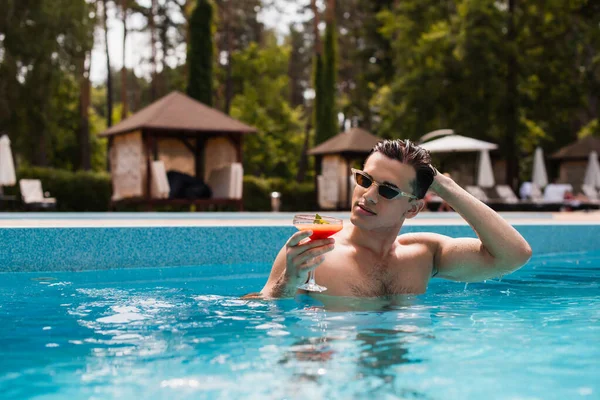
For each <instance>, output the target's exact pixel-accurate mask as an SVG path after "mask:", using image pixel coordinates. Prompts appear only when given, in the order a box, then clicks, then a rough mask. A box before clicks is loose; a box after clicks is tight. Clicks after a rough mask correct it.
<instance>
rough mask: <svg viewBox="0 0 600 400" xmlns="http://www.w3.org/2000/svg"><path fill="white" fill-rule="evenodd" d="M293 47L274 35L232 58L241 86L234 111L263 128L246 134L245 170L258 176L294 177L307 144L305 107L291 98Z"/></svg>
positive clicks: (252, 44) (232, 108)
mask: <svg viewBox="0 0 600 400" xmlns="http://www.w3.org/2000/svg"><path fill="white" fill-rule="evenodd" d="M288 57H289V47H287V46H280V45H278V44H277V43H276V40H275V38H274V37H272V38H271V39H270V40H267V41H266V43H265V44H264V45H263V47H262V48H261V47H259V46H258V45H257V44H256V43H251V44H250V45H249V46H248V48H246V49H244V50H242V51H239V52H236V53H235V54H234V55H233V57H232V59H233V62H232V67H233V71H232V74H233V79H234V80H235V82H236V84H237V85H239V86H240V87H241V90H240V94H238V95H236V96H235V97H234V99H233V102H232V107H231V116H232V117H233V118H237V119H239V120H240V121H242V122H245V123H247V124H249V125H251V126H254V127H255V128H257V129H258V133H256V134H249V135H246V136H244V149H243V151H244V153H243V154H244V160H243V161H244V171H245V172H246V173H247V174H251V175H255V176H263V177H264V176H280V177H283V178H286V179H294V177H295V176H296V173H297V171H298V161H299V158H300V152H301V150H302V144H303V138H304V136H303V126H304V123H303V121H302V118H303V112H302V109H301V108H300V107H297V108H292V107H291V106H290V104H289V100H288V99H289V95H288V90H289V80H288V77H287V66H288Z"/></svg>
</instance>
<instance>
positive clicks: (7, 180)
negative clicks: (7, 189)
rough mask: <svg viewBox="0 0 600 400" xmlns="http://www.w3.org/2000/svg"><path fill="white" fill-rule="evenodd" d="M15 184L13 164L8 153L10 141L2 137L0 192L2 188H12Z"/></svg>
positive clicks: (0, 148) (0, 143)
mask: <svg viewBox="0 0 600 400" xmlns="http://www.w3.org/2000/svg"><path fill="white" fill-rule="evenodd" d="M15 183H17V177H16V176H15V163H14V162H13V156H12V153H11V151H10V140H9V139H8V136H6V135H3V136H2V137H1V138H0V190H1V187H2V186H13V185H14V184H15Z"/></svg>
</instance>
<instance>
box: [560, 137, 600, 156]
mask: <svg viewBox="0 0 600 400" xmlns="http://www.w3.org/2000/svg"><path fill="white" fill-rule="evenodd" d="M593 150H595V151H596V152H597V153H600V138H597V137H593V136H586V137H584V138H583V139H579V140H578V141H576V142H574V143H571V144H570V145H568V146H565V147H563V148H562V149H560V150H558V151H557V152H556V153H554V154H552V155H551V156H550V158H551V159H553V160H587V158H588V157H589V155H590V153H591V152H592V151H593Z"/></svg>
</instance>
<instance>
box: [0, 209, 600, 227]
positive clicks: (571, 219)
mask: <svg viewBox="0 0 600 400" xmlns="http://www.w3.org/2000/svg"><path fill="white" fill-rule="evenodd" d="M306 213H307V214H311V213H310V212H306ZM294 214H300V212H298V213H288V212H280V213H274V212H227V213H225V212H187V213H186V212H181V213H159V212H147V213H144V212H140V213H118V212H107V213H59V212H45V213H11V212H0V228H67V227H102V228H107V227H144V226H147V227H152V226H169V227H177V226H185V227H190V226H289V225H290V224H291V221H292V218H293V216H294ZM323 214H326V215H330V216H334V217H338V218H341V219H343V220H344V221H345V222H349V215H350V214H349V212H323ZM500 215H502V216H503V217H504V218H505V219H506V220H507V221H509V222H510V223H511V224H513V225H600V211H589V212H583V211H582V212H558V213H525V212H502V213H500ZM406 225H466V222H465V221H464V220H463V219H462V218H461V217H460V215H458V214H457V213H454V212H447V213H437V212H423V213H421V214H419V215H418V216H417V217H416V218H414V219H411V220H407V221H406Z"/></svg>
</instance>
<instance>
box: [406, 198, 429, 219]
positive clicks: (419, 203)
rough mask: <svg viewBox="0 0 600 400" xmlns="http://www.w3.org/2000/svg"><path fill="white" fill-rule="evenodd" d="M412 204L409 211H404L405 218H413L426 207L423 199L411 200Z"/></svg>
mask: <svg viewBox="0 0 600 400" xmlns="http://www.w3.org/2000/svg"><path fill="white" fill-rule="evenodd" d="M410 205H411V207H410V208H409V209H408V211H407V212H405V213H404V218H407V219H411V218H414V217H416V216H417V214H418V213H420V212H421V210H422V209H423V207H425V201H424V200H422V199H421V200H411V202H410Z"/></svg>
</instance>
